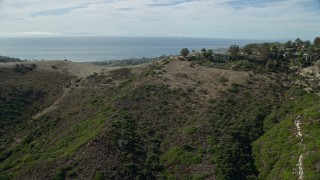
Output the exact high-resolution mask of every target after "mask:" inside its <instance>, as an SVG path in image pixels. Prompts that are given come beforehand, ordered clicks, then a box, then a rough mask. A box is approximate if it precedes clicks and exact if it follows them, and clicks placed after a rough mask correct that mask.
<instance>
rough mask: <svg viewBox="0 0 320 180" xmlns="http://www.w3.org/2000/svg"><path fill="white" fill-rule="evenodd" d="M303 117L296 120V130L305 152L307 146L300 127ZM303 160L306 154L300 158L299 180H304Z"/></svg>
mask: <svg viewBox="0 0 320 180" xmlns="http://www.w3.org/2000/svg"><path fill="white" fill-rule="evenodd" d="M301 117H302V116H301V115H299V116H298V117H297V118H296V119H295V121H294V124H295V126H296V128H297V132H296V133H297V134H296V137H298V138H300V139H301V141H300V142H299V145H300V146H303V151H305V148H306V145H305V144H303V136H302V133H301V127H300V125H301V122H300V119H301ZM303 158H304V152H303V153H302V154H301V155H300V156H299V160H298V164H297V166H298V169H299V171H298V175H299V177H298V179H299V180H303V178H304V171H303Z"/></svg>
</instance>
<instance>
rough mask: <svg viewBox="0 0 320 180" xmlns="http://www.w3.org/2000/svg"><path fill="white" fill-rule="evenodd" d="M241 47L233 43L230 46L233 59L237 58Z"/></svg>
mask: <svg viewBox="0 0 320 180" xmlns="http://www.w3.org/2000/svg"><path fill="white" fill-rule="evenodd" d="M239 51H240V48H239V46H238V45H231V46H230V47H229V53H230V56H231V59H232V60H237V58H238V54H239Z"/></svg>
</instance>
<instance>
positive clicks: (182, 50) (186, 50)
mask: <svg viewBox="0 0 320 180" xmlns="http://www.w3.org/2000/svg"><path fill="white" fill-rule="evenodd" d="M189 53H190V51H189V49H188V48H182V49H181V51H180V55H181V56H183V57H187V56H188V55H189Z"/></svg>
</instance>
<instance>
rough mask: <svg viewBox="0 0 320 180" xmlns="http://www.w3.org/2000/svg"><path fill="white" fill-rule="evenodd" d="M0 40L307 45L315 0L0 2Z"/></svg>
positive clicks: (319, 4) (318, 1)
mask: <svg viewBox="0 0 320 180" xmlns="http://www.w3.org/2000/svg"><path fill="white" fill-rule="evenodd" d="M0 36H1V37H11V36H153V37H203V38H237V39H269V40H277V39H295V38H298V37H299V38H301V39H305V40H313V39H314V38H315V37H317V36H320V0H0Z"/></svg>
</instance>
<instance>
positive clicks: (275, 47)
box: [180, 37, 320, 62]
mask: <svg viewBox="0 0 320 180" xmlns="http://www.w3.org/2000/svg"><path fill="white" fill-rule="evenodd" d="M180 54H181V55H182V56H184V57H188V58H192V57H197V58H200V59H208V60H217V59H218V60H221V59H222V58H221V56H224V57H225V58H224V59H226V60H231V61H237V60H241V59H246V60H255V61H262V62H266V61H267V60H270V59H272V60H290V59H292V58H304V59H305V60H307V61H315V60H318V59H319V58H320V56H319V55H320V37H316V38H315V39H314V42H313V44H312V43H311V42H310V41H309V40H307V41H303V40H301V39H300V38H297V39H296V40H295V41H287V42H286V43H283V44H281V43H279V42H274V43H262V44H248V45H246V46H243V47H239V46H238V45H231V46H230V47H229V49H228V51H227V53H224V54H221V53H213V51H212V50H206V49H202V50H201V51H200V52H195V51H192V52H190V51H189V49H188V48H183V49H181V51H180Z"/></svg>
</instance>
